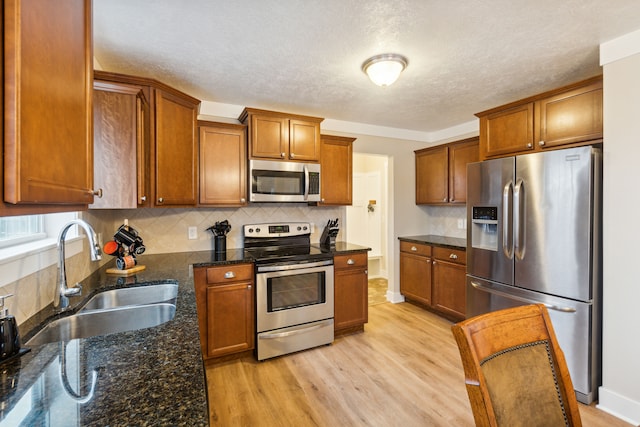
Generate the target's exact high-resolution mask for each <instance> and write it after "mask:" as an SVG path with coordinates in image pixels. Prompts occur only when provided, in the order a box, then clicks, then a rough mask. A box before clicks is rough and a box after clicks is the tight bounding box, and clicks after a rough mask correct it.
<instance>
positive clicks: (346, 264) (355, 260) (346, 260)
mask: <svg viewBox="0 0 640 427" xmlns="http://www.w3.org/2000/svg"><path fill="white" fill-rule="evenodd" d="M368 261H369V258H368V256H367V253H366V252H359V253H353V254H347V255H336V256H335V257H334V258H333V268H334V269H336V270H340V269H343V268H363V267H364V268H366V267H367V264H368Z"/></svg>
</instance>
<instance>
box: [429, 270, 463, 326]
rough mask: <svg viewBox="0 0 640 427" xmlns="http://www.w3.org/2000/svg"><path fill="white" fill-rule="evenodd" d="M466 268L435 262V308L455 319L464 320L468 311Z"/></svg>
mask: <svg viewBox="0 0 640 427" xmlns="http://www.w3.org/2000/svg"><path fill="white" fill-rule="evenodd" d="M465 275H466V267H465V266H464V265H461V264H454V263H451V262H446V261H441V260H434V261H433V306H434V307H435V308H437V309H438V310H440V311H443V312H445V313H448V314H450V315H452V316H454V317H455V318H458V319H464V318H465V311H466V301H467V300H466V282H465Z"/></svg>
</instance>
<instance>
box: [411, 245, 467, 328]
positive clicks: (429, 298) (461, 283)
mask: <svg viewBox="0 0 640 427" xmlns="http://www.w3.org/2000/svg"><path fill="white" fill-rule="evenodd" d="M466 260H467V258H466V251H464V250H460V249H451V248H445V247H439V246H433V247H432V246H431V245H428V244H420V243H413V242H406V241H401V242H400V293H401V294H402V295H404V297H405V298H406V299H407V300H409V301H413V302H416V303H418V304H420V305H421V306H424V307H426V308H428V309H430V310H433V311H435V312H437V313H438V314H441V315H443V316H444V317H447V318H449V319H451V320H454V321H458V320H463V319H465V318H466V314H465V310H466Z"/></svg>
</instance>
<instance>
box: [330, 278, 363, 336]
mask: <svg viewBox="0 0 640 427" xmlns="http://www.w3.org/2000/svg"><path fill="white" fill-rule="evenodd" d="M368 287H369V283H368V276H367V270H366V269H364V268H350V269H345V270H336V271H335V283H334V288H335V306H334V307H335V308H334V328H335V329H336V330H337V329H343V328H350V327H353V326H360V325H363V324H365V323H367V322H368V320H369V290H368V289H369V288H368Z"/></svg>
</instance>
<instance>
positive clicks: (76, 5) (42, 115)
mask: <svg viewBox="0 0 640 427" xmlns="http://www.w3.org/2000/svg"><path fill="white" fill-rule="evenodd" d="M3 5H4V23H5V26H4V107H5V108H4V200H5V201H6V202H9V203H12V204H31V203H43V204H48V203H51V204H74V203H75V204H83V205H87V204H89V203H92V202H93V137H92V132H91V122H92V111H91V99H92V89H93V79H92V70H93V52H92V35H91V34H92V28H91V16H92V11H91V1H90V0H60V1H55V2H29V1H21V0H6V1H5V2H3Z"/></svg>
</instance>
